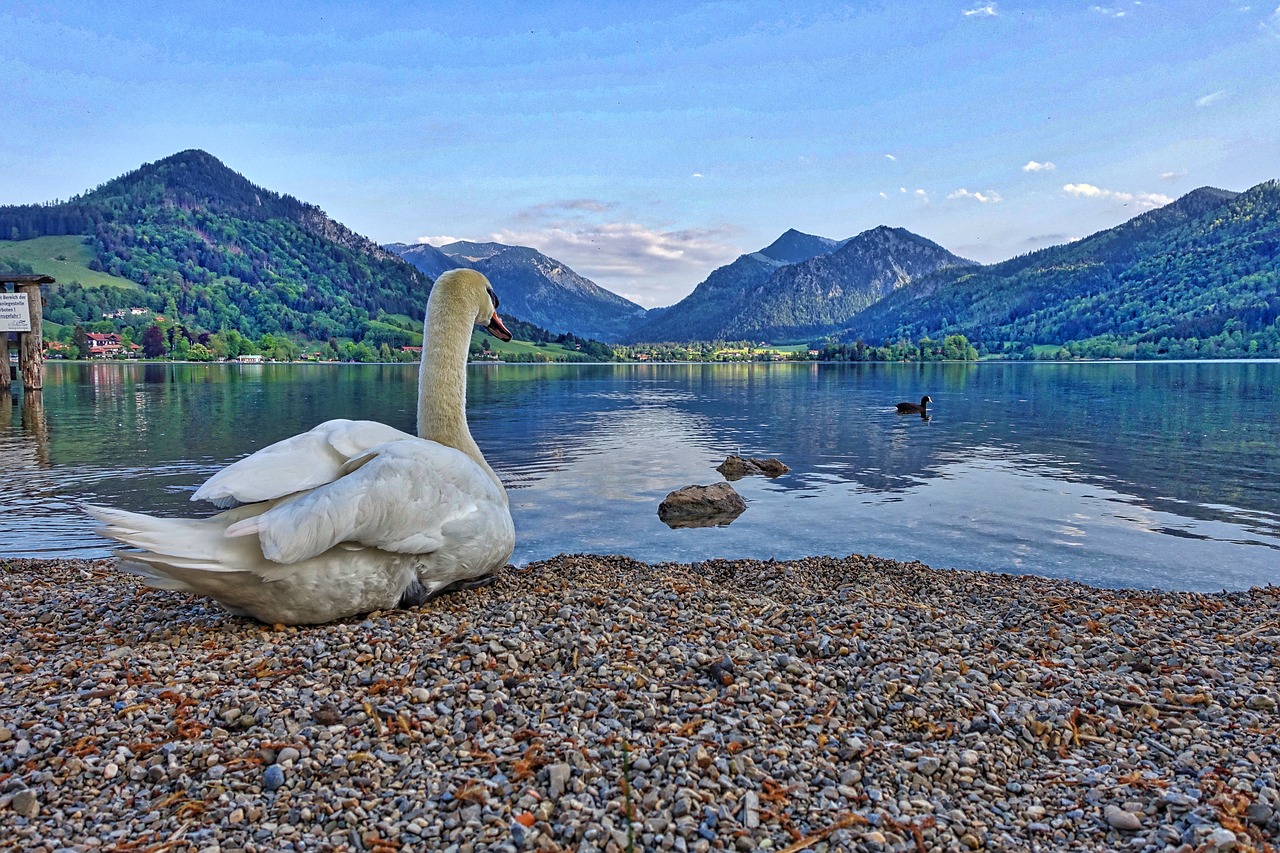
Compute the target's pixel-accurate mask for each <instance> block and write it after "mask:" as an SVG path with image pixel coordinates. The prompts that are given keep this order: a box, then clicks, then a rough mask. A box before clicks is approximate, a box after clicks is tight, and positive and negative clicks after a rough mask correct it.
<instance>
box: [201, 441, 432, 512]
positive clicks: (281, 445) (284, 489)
mask: <svg viewBox="0 0 1280 853" xmlns="http://www.w3.org/2000/svg"><path fill="white" fill-rule="evenodd" d="M414 438H415V436H412V435H410V434H409V433H407V432H402V431H401V430H398V429H396V428H394V427H389V426H387V425H386V424H381V423H378V422H377V421H352V420H346V419H337V420H332V421H325V422H324V423H322V424H320V425H319V426H316V427H314V428H313V429H310V430H308V431H307V432H304V433H301V434H299V435H295V436H292V437H291V438H286V439H284V440H283V441H277V442H276V443H275V444H271V445H268V446H266V447H264V448H262V449H261V450H259V451H257V452H256V453H252V454H250V455H249V456H246V457H245V458H244V459H241V460H239V461H238V462H233V463H232V464H230V465H228V466H227V467H226V468H223V469H222V470H221V471H219V472H218V473H216V474H214V475H213V476H212V477H210V478H209V479H208V480H206V481H205V482H204V484H203V485H202V486H201V487H200V488H199V489H197V490H196V492H195V494H193V495H192V496H191V499H192V500H193V501H197V500H203V501H210V502H212V503H213V504H214V505H215V506H219V507H228V506H233V505H235V504H237V503H240V504H247V503H257V502H258V501H268V500H275V499H276V498H281V497H284V496H285V495H291V494H294V493H296V492H303V491H306V490H308V489H314V488H316V487H318V486H323V485H324V484H326V483H332V482H333V481H334V480H337V479H338V478H339V477H341V476H342V472H343V468H344V466H345V465H346V464H347V463H348V462H349V461H350V460H351V459H352V458H354V457H356V456H359V455H360V454H362V453H364V452H365V451H367V450H369V449H370V448H371V447H376V446H378V445H380V444H385V443H386V442H388V441H398V440H402V439H414Z"/></svg>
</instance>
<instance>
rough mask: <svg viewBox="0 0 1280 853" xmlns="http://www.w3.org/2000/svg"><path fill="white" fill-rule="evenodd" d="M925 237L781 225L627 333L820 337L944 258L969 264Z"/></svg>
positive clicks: (653, 337) (644, 337) (681, 337)
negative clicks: (822, 233) (838, 235)
mask: <svg viewBox="0 0 1280 853" xmlns="http://www.w3.org/2000/svg"><path fill="white" fill-rule="evenodd" d="M971 265H973V262H972V261H968V260H965V259H964V258H961V257H959V256H957V255H954V254H952V253H951V252H948V251H947V250H946V249H944V248H942V247H941V246H939V245H938V244H937V243H934V242H932V241H930V240H926V239H925V238H923V237H920V236H918V235H916V234H912V233H911V232H910V231H907V230H905V229H902V228H889V227H887V226H880V227H878V228H873V229H871V230H869V231H864V232H863V233H861V234H858V235H857V236H855V237H850V238H848V239H846V240H833V239H830V238H828V237H816V236H813V235H811V234H803V233H801V232H799V231H796V230H794V229H792V230H789V231H787V232H786V233H784V234H783V235H782V236H781V237H779V238H778V239H777V240H775V241H774V242H773V243H771V244H770V245H768V246H766V247H765V248H764V249H761V250H760V251H758V252H752V253H750V254H746V255H742V256H740V257H738V258H737V259H736V260H734V261H733V262H732V263H730V264H727V265H725V266H723V267H720V268H719V269H717V270H715V271H714V272H712V273H711V275H710V276H708V277H707V279H706V280H705V281H704V282H702V283H701V284H699V285H698V286H697V287H696V288H695V289H694V291H693V292H692V293H691V294H689V296H687V297H685V298H684V299H683V300H681V301H680V302H679V303H677V304H676V305H674V306H672V307H671V308H670V309H667V310H665V311H664V312H663V313H661V314H657V315H653V316H651V317H650V318H649V319H647V321H646V322H645V323H643V324H641V325H640V326H639V327H637V328H636V329H635V330H634V331H633V332H632V333H631V339H632V340H635V341H675V342H686V341H692V340H709V339H716V338H719V339H725V340H741V339H753V340H755V339H759V340H769V341H780V340H796V339H802V340H803V339H806V338H811V337H821V336H823V335H825V334H828V333H831V332H834V331H836V330H837V329H839V328H841V327H842V324H844V323H846V322H847V321H848V320H849V319H850V318H851V317H853V316H854V315H855V314H857V313H858V312H859V311H861V310H862V309H864V308H866V307H867V306H869V305H871V304H873V303H874V302H875V301H876V300H878V299H880V298H882V297H883V296H884V295H885V294H887V293H889V292H892V291H893V290H894V289H896V288H898V287H902V286H904V285H906V284H908V283H909V282H911V281H912V280H913V279H914V278H916V277H918V276H922V275H927V274H929V273H931V272H934V271H935V270H938V269H941V268H943V267H947V266H971Z"/></svg>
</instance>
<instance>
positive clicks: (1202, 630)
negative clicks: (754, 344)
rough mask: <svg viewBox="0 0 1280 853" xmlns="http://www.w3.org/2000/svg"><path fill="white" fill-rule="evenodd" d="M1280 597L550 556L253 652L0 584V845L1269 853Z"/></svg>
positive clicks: (6, 564)
mask: <svg viewBox="0 0 1280 853" xmlns="http://www.w3.org/2000/svg"><path fill="white" fill-rule="evenodd" d="M1277 672H1280V587H1274V586H1270V587H1266V588H1255V589H1253V590H1249V591H1247V592H1230V593H1225V592H1224V593H1217V594H1208V595H1206V594H1199V593H1177V592H1158V591H1132V590H1105V589H1095V588H1090V587H1086V586H1082V585H1079V584H1076V583H1072V582H1068V581H1062V580H1054V579H1046V578H1040V577H1030V576H1011V575H1000V574H985V573H975V572H961V571H949V570H939V569H933V568H929V567H927V566H924V565H921V564H919V563H898V562H892V561H888V560H882V559H878V558H875V557H864V556H857V555H854V556H850V557H847V558H812V559H805V560H798V561H791V562H772V561H770V562H756V561H709V562H704V563H695V564H691V565H675V564H661V565H647V564H642V563H637V562H635V561H632V560H629V559H626V558H621V557H606V556H583V555H574V556H561V557H557V558H554V559H551V560H547V561H544V562H538V563H533V564H530V565H529V566H528V567H526V568H524V569H523V570H515V569H512V568H508V569H507V570H506V571H504V572H503V573H502V574H501V575H500V576H499V577H498V579H497V581H496V582H495V583H494V584H493V585H491V586H489V587H486V588H482V589H477V590H471V591H467V592H461V593H456V594H453V595H449V596H445V597H442V598H440V599H437V600H435V601H433V602H430V603H428V604H426V605H424V606H423V607H421V608H419V609H417V610H411V611H386V612H378V613H372V614H369V615H367V616H365V617H361V618H355V619H350V620H346V621H343V622H338V623H333V624H328V625H322V626H315V627H283V626H269V625H262V624H259V623H256V622H253V621H251V620H247V619H243V618H238V617H234V616H231V615H228V614H227V613H225V612H224V611H222V610H221V609H220V608H218V607H217V605H216V604H214V603H213V602H211V601H208V600H204V599H199V598H194V597H191V596H188V595H184V594H180V593H174V592H166V591H160V590H151V589H148V588H146V587H143V586H141V585H140V584H139V583H138V582H137V581H136V580H135V579H134V578H131V577H128V576H123V575H119V574H117V573H116V572H115V571H114V570H113V569H112V567H111V562H110V561H36V560H0V849H6V850H7V849H14V850H46V851H85V850H102V851H152V853H157V851H200V853H217V852H218V851H221V853H232V851H276V850H282V851H348V850H349V851H376V852H377V853H391V851H401V850H404V851H410V850H412V851H419V850H433V851H437V850H438V851H451V853H467V851H523V850H546V851H593V850H605V851H626V850H645V851H648V850H677V851H708V850H741V851H748V850H771V851H786V853H796V851H800V850H814V851H824V850H856V851H935V850H936V851H968V850H1001V851H1004V850H1011V851H1023V850H1025V851H1052V850H1132V851H1178V853H1190V851H1233V850H1234V851H1274V850H1276V849H1277V844H1280V841H1278V839H1280V712H1277V700H1278V699H1280V684H1278V683H1277Z"/></svg>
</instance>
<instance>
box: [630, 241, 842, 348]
mask: <svg viewBox="0 0 1280 853" xmlns="http://www.w3.org/2000/svg"><path fill="white" fill-rule="evenodd" d="M840 245H841V244H840V241H838V240H832V239H830V238H828V237H815V236H814V235H812V234H804V233H801V232H800V231H796V230H795V229H794V228H793V229H790V230H788V231H787V232H786V233H784V234H783V235H782V236H781V237H779V238H778V239H777V240H774V241H773V242H772V243H770V244H769V245H768V246H766V247H765V248H763V249H761V250H760V251H758V252H751V253H750V254H746V255H739V256H738V257H737V258H736V259H735V260H733V261H732V262H730V263H728V264H725V265H724V266H722V267H718V268H717V269H715V270H712V272H711V275H709V276H707V278H706V280H705V281H703V282H702V283H701V284H699V285H698V286H697V287H695V288H694V289H693V292H692V293H690V294H689V295H688V296H686V297H685V298H684V299H682V300H680V301H679V302H677V303H676V304H675V305H672V306H669V307H667V308H662V309H654V310H651V311H650V312H649V313H648V314H647V315H646V317H645V320H644V322H642V323H640V324H639V325H638V326H636V327H635V328H634V329H632V331H631V333H630V335H628V340H631V341H695V340H704V341H709V340H712V339H714V338H717V337H727V338H732V339H738V338H740V337H741V335H738V334H736V333H733V332H731V333H729V334H727V335H725V334H721V332H722V331H723V330H724V328H725V325H726V324H725V323H724V322H722V320H724V319H727V315H728V313H729V312H728V311H727V308H726V306H730V305H735V306H740V305H741V304H742V301H743V298H744V295H745V294H746V293H747V292H748V291H750V290H751V289H752V288H754V287H757V286H759V285H761V284H764V282H766V281H768V280H769V277H770V276H772V275H773V274H774V273H775V272H777V271H778V270H779V269H780V268H782V267H785V266H787V265H788V264H794V263H799V262H801V261H806V260H809V259H810V258H813V257H815V256H818V255H822V254H825V253H827V252H831V251H833V250H834V249H836V248H837V247H839V246H840Z"/></svg>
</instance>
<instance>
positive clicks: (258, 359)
mask: <svg viewBox="0 0 1280 853" xmlns="http://www.w3.org/2000/svg"><path fill="white" fill-rule="evenodd" d="M236 361H238V362H240V363H241V364H262V356H260V355H242V356H239V357H237V358H236Z"/></svg>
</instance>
